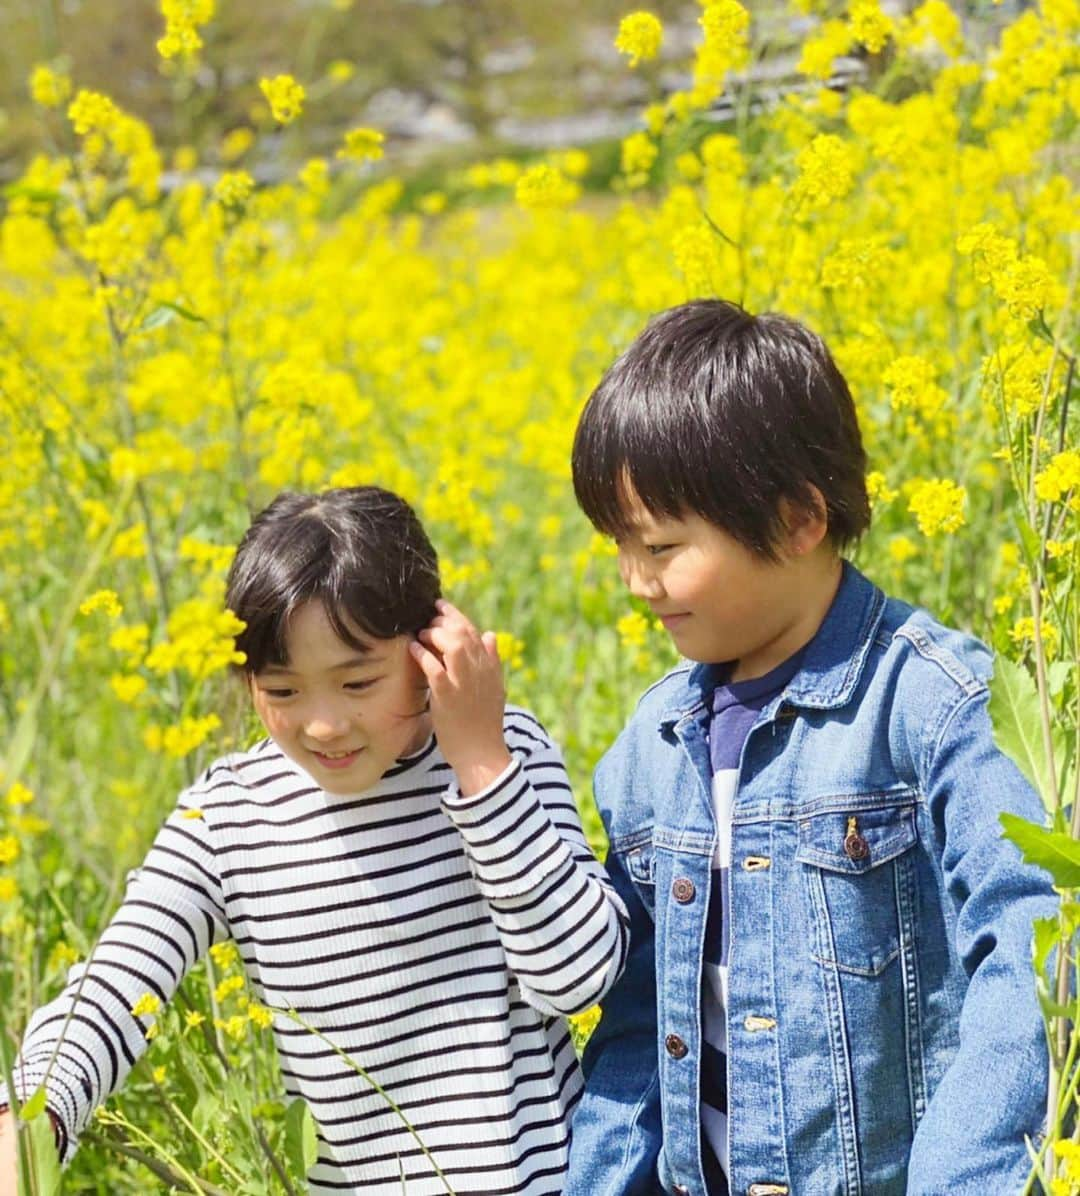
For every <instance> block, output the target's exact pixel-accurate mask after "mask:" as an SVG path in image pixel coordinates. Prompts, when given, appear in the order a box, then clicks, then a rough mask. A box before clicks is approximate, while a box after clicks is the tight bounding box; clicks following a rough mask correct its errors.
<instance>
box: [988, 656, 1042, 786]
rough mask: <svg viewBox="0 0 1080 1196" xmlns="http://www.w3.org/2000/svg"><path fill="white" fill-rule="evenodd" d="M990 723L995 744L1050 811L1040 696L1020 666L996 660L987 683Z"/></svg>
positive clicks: (1028, 674) (1027, 673)
mask: <svg viewBox="0 0 1080 1196" xmlns="http://www.w3.org/2000/svg"><path fill="white" fill-rule="evenodd" d="M989 709H990V721H991V723H992V724H993V728H994V740H995V741H996V743H997V745H998V747H999V748H1001V750H1002V751H1003V752H1004V753H1005V754H1006V755H1007V756H1009V757H1011V758H1012V760H1013V761H1014V762H1015V763H1016V766H1017V767H1018V768H1019V769H1020V771H1021V772H1022V773H1023V774H1024V776H1025V777H1027V779H1028V780H1029V781H1030V782H1031V784H1032V786H1033V787H1034V788H1035V789H1036V791H1037V792H1038V793H1039V795H1040V796H1041V797H1042V799H1043V804H1044V805H1045V806H1046V807H1047V809H1049V808H1050V804H1051V794H1052V793H1053V785H1052V784H1051V783H1050V770H1049V767H1048V764H1047V759H1046V752H1045V750H1044V748H1043V737H1042V714H1041V712H1040V709H1039V693H1038V690H1037V689H1036V687H1035V682H1034V680H1033V679H1032V677H1031V674H1030V673H1029V672H1028V671H1027V669H1025V668H1024V667H1023V666H1022V665H1019V664H1016V662H1015V661H1012V660H1008V659H1007V658H1006V657H1003V656H999V657H998V658H997V660H996V661H995V662H994V677H993V680H992V681H991V683H990V707H989Z"/></svg>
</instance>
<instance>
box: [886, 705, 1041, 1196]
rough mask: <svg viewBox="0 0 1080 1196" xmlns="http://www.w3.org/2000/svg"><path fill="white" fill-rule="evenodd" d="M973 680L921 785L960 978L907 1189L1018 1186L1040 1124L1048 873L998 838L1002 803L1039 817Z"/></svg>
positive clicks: (980, 1191)
mask: <svg viewBox="0 0 1080 1196" xmlns="http://www.w3.org/2000/svg"><path fill="white" fill-rule="evenodd" d="M986 698H987V695H986V692H985V690H980V691H979V692H978V693H975V694H973V695H971V696H969V697H967V698H965V699H964V701H963V702H962V703H961V704H960V705H959V706H958V707H956V708H955V710H953V711H952V712H951V713H950V714H949V715H948V717H947V718H946V721H945V723H944V725H943V726H942V728H941V731H940V733H938V734H935V735H934V737H933V740H932V742H931V743H930V744H929V746H928V752H929V759H928V761H927V765H926V772H925V777H926V792H927V798H928V802H929V806H930V812H931V814H932V816H933V819H934V823H935V825H936V826H937V827H938V828H939V832H940V831H941V830H943V832H944V850H943V853H942V869H943V873H944V878H945V884H946V887H947V889H948V892H949V894H950V896H951V897H952V898H953V901H954V902H955V907H956V910H957V918H956V949H957V952H958V954H959V957H960V960H961V962H962V963H963V966H964V968H965V970H966V972H967V974H968V976H969V977H970V979H969V983H968V988H967V991H966V994H965V995H964V1000H963V1007H962V1009H961V1012H960V1024H959V1037H960V1041H959V1047H958V1050H957V1053H956V1055H955V1057H954V1058H953V1060H952V1062H951V1064H950V1065H949V1067H948V1069H947V1070H946V1072H945V1074H944V1076H943V1077H942V1079H941V1082H940V1083H939V1084H938V1086H937V1088H936V1090H935V1092H934V1095H933V1098H932V1099H931V1101H930V1103H929V1105H928V1107H927V1109H926V1113H925V1115H924V1116H923V1118H922V1120H921V1121H920V1123H919V1126H918V1129H917V1131H916V1134H915V1140H914V1143H913V1146H912V1151H911V1160H910V1165H909V1171H908V1191H909V1192H910V1193H912V1194H913V1196H914V1194H919V1196H923V1194H925V1193H930V1192H950V1193H955V1194H956V1196H984V1194H985V1193H987V1192H991V1191H993V1192H1002V1193H1004V1192H1019V1191H1021V1189H1022V1188H1023V1186H1024V1181H1025V1179H1026V1177H1027V1174H1028V1172H1029V1170H1030V1162H1029V1158H1028V1155H1027V1151H1026V1148H1025V1137H1029V1138H1032V1139H1034V1138H1035V1136H1036V1135H1037V1134H1038V1133H1039V1131H1040V1129H1041V1128H1042V1125H1043V1119H1044V1114H1045V1101H1046V1083H1047V1046H1046V1035H1045V1031H1044V1028H1043V1022H1042V1017H1041V1015H1040V1011H1039V1006H1038V1002H1037V1000H1036V995H1035V978H1034V973H1033V971H1032V965H1031V941H1032V924H1033V922H1034V921H1035V919H1036V918H1039V917H1045V916H1047V915H1051V914H1053V913H1054V912H1055V910H1056V906H1057V901H1056V899H1055V897H1054V895H1053V891H1052V890H1051V888H1050V885H1049V882H1048V881H1047V880H1046V879H1045V878H1044V876H1043V874H1042V873H1041V872H1040V871H1039V870H1038V869H1036V868H1033V867H1030V866H1028V865H1025V864H1023V863H1022V862H1021V860H1020V857H1019V855H1018V853H1017V850H1016V848H1015V847H1014V846H1013V845H1012V844H1011V843H1009V842H1007V841H1005V840H1003V839H1002V838H1001V825H1000V823H999V821H998V815H999V814H1000V813H1001V812H1002V811H1006V810H1007V811H1010V812H1012V813H1015V814H1019V815H1021V816H1022V817H1024V818H1028V819H1030V820H1032V821H1035V822H1040V823H1041V822H1042V821H1043V819H1044V812H1043V808H1042V803H1041V802H1040V800H1039V798H1038V796H1037V794H1035V793H1034V791H1033V790H1032V789H1031V787H1030V786H1029V785H1028V783H1027V781H1026V780H1025V779H1024V777H1023V776H1022V775H1021V773H1020V771H1019V770H1018V769H1017V768H1016V766H1015V765H1014V764H1013V763H1012V761H1011V760H1009V759H1008V758H1007V757H1006V756H1005V755H1003V753H1002V752H1001V751H999V750H998V748H997V747H996V746H995V744H994V742H993V736H992V732H991V726H990V719H989V715H988V713H987V708H986Z"/></svg>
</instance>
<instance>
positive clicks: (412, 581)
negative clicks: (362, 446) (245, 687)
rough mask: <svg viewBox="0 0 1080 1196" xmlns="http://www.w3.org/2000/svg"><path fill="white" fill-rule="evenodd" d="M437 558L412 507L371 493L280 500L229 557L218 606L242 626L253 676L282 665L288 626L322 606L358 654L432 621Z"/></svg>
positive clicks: (240, 641) (240, 639)
mask: <svg viewBox="0 0 1080 1196" xmlns="http://www.w3.org/2000/svg"><path fill="white" fill-rule="evenodd" d="M439 592H440V591H439V560H438V557H437V555H436V553H435V549H434V548H433V547H432V546H431V541H430V540H429V539H428V538H427V535H426V533H425V532H424V529H423V527H422V526H421V525H420V521H419V519H417V517H416V515H415V513H414V512H413V509H412V508H411V507H410V506H409V504H408V503H407V502H405V501H404V499H401V498H399V497H398V496H397V495H396V494H392V493H391V492H390V491H389V490H382V489H380V488H379V487H378V486H350V487H346V488H342V489H338V490H324V491H323V492H322V493H321V494H292V493H287V492H286V493H284V494H279V495H278V496H277V498H275V499H274V501H273V502H272V503H271V504H270V505H269V506H268V507H267V508H266V509H265V510H264V511H261V512H260V513H259V514H258V515H256V516H255V519H254V521H253V522H252V524H251V526H250V527H249V528H248V530H247V532H246V533H245V535H244V538H243V539H242V540H241V541H240V546H239V547H238V548H237V550H236V556H235V558H234V559H233V563H232V567H231V568H230V570H229V577H228V582H227V585H226V595H225V604H226V606H228V608H229V609H230V610H231V611H232V612H233V613H234V614H235V615H237V617H238V618H240V619H243V621H244V623H245V624H246V627H245V628H244V630H243V631H242V632H241V633H240V634H239V635H238V636H237V637H236V646H237V648H238V649H239V650H240V651H241V652H243V653H244V654H245V655H246V657H247V661H246V662H245V663H244V664H243V665H242V666H241V669H242V671H243V672H244V673H247V674H249V675H253V674H255V673H259V672H261V671H262V670H263V669H264V668H266V667H267V666H268V665H271V664H275V665H284V664H287V663H288V661H287V659H286V649H285V636H286V632H287V631H288V623H289V618H290V616H291V615H292V614H293V612H294V611H295V610H296V609H297V608H298V607H300V606H302V605H303V604H304V603H306V602H312V601H315V602H321V603H322V604H323V606H324V608H325V609H326V614H327V617H328V619H329V620H330V625H331V626H332V627H333V629H334V631H335V633H336V634H337V635H338V636H339V637H340V638H341V639H342V640H343V641H344V642H345V643H346V644H348V645H349V646H350V647H353V648H357V649H359V650H360V651H363V650H365V649H367V648H368V647H369V646H370V644H369V643H368V642H367V641H365V640H363V639H359V638H358V637H357V634H356V632H357V629H359V630H360V631H361V632H362V633H363V634H364V635H365V636H369V637H371V638H372V639H393V638H394V637H395V636H398V635H412V634H415V633H416V632H417V631H419V630H420V628H421V627H426V626H427V624H428V623H429V622H430V621H431V620H432V618H433V617H434V615H435V600H436V599H437V598H438V597H439Z"/></svg>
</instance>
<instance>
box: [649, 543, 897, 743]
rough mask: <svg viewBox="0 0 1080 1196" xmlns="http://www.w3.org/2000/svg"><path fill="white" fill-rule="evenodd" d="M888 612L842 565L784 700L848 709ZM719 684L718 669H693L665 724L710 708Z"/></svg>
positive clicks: (870, 587) (868, 585) (873, 590)
mask: <svg viewBox="0 0 1080 1196" xmlns="http://www.w3.org/2000/svg"><path fill="white" fill-rule="evenodd" d="M884 610H885V595H884V594H883V593H882V592H881V590H879V589H878V588H877V586H875V585H874V584H873V583H872V582H871V581H869V580H867V578H865V577H864V576H863V575H862V574H861V573H860V572H859V570H858V569H856V568H855V566H854V565H852V564H851V563H850V561H844V562H843V572H842V575H841V578H840V586H839V588H838V589H837V591H836V597H835V598H834V599H833V601H832V605H831V606H830V607H829V610H828V613H827V614H826V615H825V618H824V620H823V621H822V624H821V626H820V627H819V628H818V630H817V633H816V634H815V635H814V638H813V639H812V640H811V641H810V643H809V645H808V646H807V648H806V654H805V655H804V657H803V662H802V666H801V668H800V669H799V671H798V672H797V673H796V674H795V676H794V677H793V678H792V679H791V683H790V684H789V685H788V687H787V689H786V690H785V691H784V694H783V696H782V699H781V700H782V701H783V702H785V703H786V704H787V705H789V706H802V707H810V708H813V709H816V710H833V709H836V708H838V707H841V706H844V705H846V704H847V703H848V702H849V701H850V700H851V697H852V695H853V694H854V693H855V690H856V687H857V686H858V684H859V679H860V678H861V676H862V672H863V669H864V668H865V666H866V658H867V655H868V654H869V651H870V648H871V645H872V644H873V642H874V636H875V635H876V634H877V629H878V625H879V624H880V622H881V617H882V614H883V612H884ZM718 680H719V671H718V666H717V665H715V664H697V665H694V666H693V667H692V668H691V669H690V671H689V674H688V675H687V678H686V688H685V690H684V691H683V692H681V693H678V694H676V695H674V696H673V698H672V700H671V701H670V702H669V703H668V704H667V706H666V708H665V709H664V711H663V712H662V714H661V718H660V722H661V724H671V723H676V722H678V721H680V720H681V719H682V718H684V717H686V716H687V715H689V714H692V713H694V712H696V711H697V710H699V709H700V708H701V707H702V706H703V705H704V704H706V703H708V701H709V698H710V695H711V694H712V692H713V690H714V689H715V687H716V683H717V681H718ZM777 704H778V703H777ZM771 705H772V703H770V706H771Z"/></svg>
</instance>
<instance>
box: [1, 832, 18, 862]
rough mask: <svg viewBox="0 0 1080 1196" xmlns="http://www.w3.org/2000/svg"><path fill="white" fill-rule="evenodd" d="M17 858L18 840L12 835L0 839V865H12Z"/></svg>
mask: <svg viewBox="0 0 1080 1196" xmlns="http://www.w3.org/2000/svg"><path fill="white" fill-rule="evenodd" d="M18 858H19V840H18V839H16V838H15V836H14V835H4V836H3V837H2V838H0V864H12V863H14V862H15V860H17V859H18Z"/></svg>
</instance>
